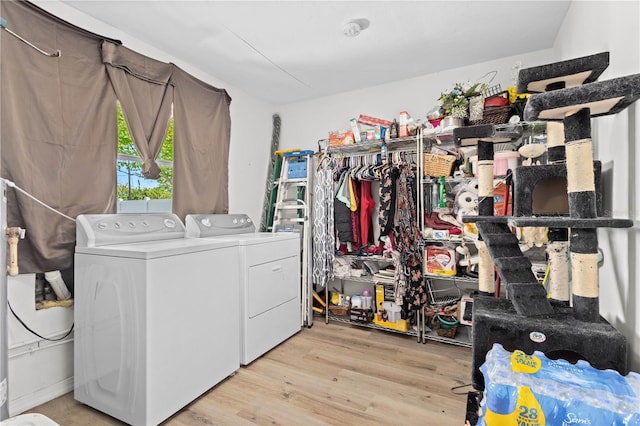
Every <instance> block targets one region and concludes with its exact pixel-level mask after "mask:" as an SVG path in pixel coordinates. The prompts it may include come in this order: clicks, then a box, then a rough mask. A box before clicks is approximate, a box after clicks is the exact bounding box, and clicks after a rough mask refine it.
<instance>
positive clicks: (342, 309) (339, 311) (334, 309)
mask: <svg viewBox="0 0 640 426" xmlns="http://www.w3.org/2000/svg"><path fill="white" fill-rule="evenodd" d="M329 312H331V313H332V314H333V315H340V316H344V315H349V307H348V306H340V305H329Z"/></svg>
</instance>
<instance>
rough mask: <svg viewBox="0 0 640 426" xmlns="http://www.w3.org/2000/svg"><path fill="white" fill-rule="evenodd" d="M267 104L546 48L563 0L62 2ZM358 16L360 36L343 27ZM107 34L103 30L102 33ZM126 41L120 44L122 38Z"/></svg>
mask: <svg viewBox="0 0 640 426" xmlns="http://www.w3.org/2000/svg"><path fill="white" fill-rule="evenodd" d="M62 2H63V3H66V4H67V5H69V6H71V7H73V8H76V9H78V10H80V11H82V12H84V13H86V14H88V15H90V16H91V17H93V18H96V19H98V20H100V21H103V22H105V23H107V24H109V25H111V26H113V27H116V28H118V29H119V30H122V31H123V32H125V33H127V34H130V35H131V36H132V37H135V38H137V39H139V40H141V41H143V42H145V43H147V44H149V45H152V46H154V47H156V48H158V49H160V50H163V51H165V52H167V53H169V54H170V55H172V56H174V57H175V58H176V59H177V60H176V63H177V65H180V62H179V61H184V63H188V64H190V65H192V66H194V67H197V68H198V69H200V70H202V71H204V72H206V73H208V74H210V75H212V76H215V77H216V78H218V79H220V80H222V81H224V82H226V83H228V84H230V85H233V86H235V87H238V88H241V89H243V90H244V91H246V92H247V93H249V94H251V95H253V96H256V97H258V98H260V99H262V100H265V101H267V102H270V103H273V104H276V105H277V104H285V103H290V102H295V101H300V100H305V99H311V98H316V97H321V96H326V95H330V94H334V93H339V92H344V91H349V90H355V89H359V88H364V87H369V86H375V85H378V84H383V83H388V82H392V81H397V80H403V79H407V78H412V77H416V76H420V75H425V74H431V73H434V72H438V71H442V70H447V69H452V68H457V67H461V66H465V65H470V64H476V63H480V62H484V61H488V60H493V59H496V58H503V57H508V56H513V55H518V54H522V53H527V52H533V51H536V50H542V49H548V48H551V47H552V46H553V42H554V40H555V37H556V34H557V32H558V28H559V27H560V26H561V24H562V21H563V19H564V16H565V14H566V12H567V10H568V8H569V5H570V1H469V0H468V1H425V0H423V1H283V0H281V1H242V0H236V1H211V0H209V1H203V0H200V1H185V0H173V1H157V0H154V1H105V0H93V1H87V0H62ZM361 18H366V19H368V20H369V21H370V25H369V27H368V28H367V29H365V30H364V31H362V32H361V33H360V35H359V36H357V37H353V38H349V37H346V36H345V35H344V34H343V27H344V25H345V24H346V23H347V22H349V21H351V20H353V19H361ZM103 35H104V36H107V37H108V36H109V34H103ZM122 42H123V44H124V45H125V46H126V45H127V40H126V39H125V38H123V39H122Z"/></svg>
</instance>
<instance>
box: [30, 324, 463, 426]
mask: <svg viewBox="0 0 640 426" xmlns="http://www.w3.org/2000/svg"><path fill="white" fill-rule="evenodd" d="M470 381H471V349H469V348H466V347H460V346H451V345H447V344H443V343H438V342H433V341H428V342H427V343H425V344H421V343H417V342H416V340H415V338H414V337H410V336H402V335H398V334H394V333H388V332H385V331H379V330H371V329H365V328H359V327H355V326H350V325H345V324H338V323H330V324H325V323H324V321H323V320H322V319H320V318H316V321H315V322H314V325H313V326H312V327H311V328H304V329H303V330H302V331H301V332H300V333H298V334H296V335H294V336H293V337H291V338H290V339H289V340H287V341H286V342H284V343H282V344H281V345H279V346H278V347H276V348H275V349H273V350H271V351H270V352H268V353H267V354H265V355H264V356H262V357H261V358H259V359H257V360H256V361H254V362H253V363H251V364H250V365H249V366H246V367H242V368H240V369H239V370H238V371H237V372H236V373H235V374H234V375H233V376H231V377H229V378H227V379H226V380H224V381H223V382H221V383H219V384H218V385H217V386H215V387H214V388H213V389H211V390H210V391H209V392H207V393H206V394H204V395H202V396H201V397H200V398H199V399H197V400H195V401H194V402H192V403H191V404H190V405H188V406H187V407H185V408H183V409H182V410H181V411H179V412H178V413H176V414H175V415H173V416H172V417H170V418H169V419H168V420H166V421H165V422H164V423H163V424H164V425H171V426H174V425H185V426H196V425H214V424H223V425H231V424H233V425H237V424H246V425H251V424H275V425H326V424H332V425H338V424H339V425H350V424H368V425H373V424H380V425H390V424H404V425H422V426H425V425H426V426H429V425H438V426H447V425H454V426H461V425H464V419H465V413H466V404H467V392H468V391H471V390H472V388H471V387H470V386H466V387H461V388H459V389H454V390H453V391H452V390H451V388H452V387H456V386H461V385H465V384H468V383H470ZM29 412H32V413H41V414H44V415H46V416H47V417H49V418H51V419H52V420H54V421H56V422H57V423H59V424H60V425H61V426H75V425H78V426H79V425H83V426H84V425H88V424H91V425H95V426H97V425H121V424H123V423H121V422H120V421H118V420H115V419H113V418H112V417H109V416H107V415H105V414H102V413H101V412H99V411H97V410H94V409H92V408H90V407H87V406H85V405H83V404H80V403H78V402H76V401H75V400H74V399H73V392H71V393H68V394H66V395H63V396H61V397H59V398H56V399H54V400H52V401H49V402H47V403H45V404H43V405H41V406H38V407H36V408H34V409H33V410H30V411H29Z"/></svg>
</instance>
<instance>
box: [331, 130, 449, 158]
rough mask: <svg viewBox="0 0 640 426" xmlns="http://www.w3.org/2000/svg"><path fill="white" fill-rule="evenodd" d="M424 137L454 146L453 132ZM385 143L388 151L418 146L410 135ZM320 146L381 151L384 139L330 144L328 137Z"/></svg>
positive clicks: (358, 151)
mask: <svg viewBox="0 0 640 426" xmlns="http://www.w3.org/2000/svg"><path fill="white" fill-rule="evenodd" d="M423 139H424V142H427V143H430V144H438V145H440V144H443V143H444V144H446V145H451V146H453V133H452V132H446V133H437V134H436V133H434V134H429V135H423ZM385 143H386V144H387V151H388V152H393V151H402V150H408V149H410V150H413V149H415V147H416V143H417V137H416V136H409V137H405V138H395V139H387V140H385ZM318 146H319V147H324V146H326V147H327V152H329V153H342V154H367V153H377V152H379V151H380V148H381V147H382V141H381V140H374V141H363V142H356V143H353V144H347V145H336V146H331V145H329V140H328V139H321V140H319V141H318ZM320 150H321V151H322V148H320Z"/></svg>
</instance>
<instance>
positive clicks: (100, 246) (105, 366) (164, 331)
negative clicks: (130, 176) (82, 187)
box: [74, 213, 240, 425]
mask: <svg viewBox="0 0 640 426" xmlns="http://www.w3.org/2000/svg"><path fill="white" fill-rule="evenodd" d="M76 224H77V228H76V236H77V241H76V252H75V279H74V281H75V287H74V288H75V344H74V358H75V359H74V397H75V399H76V400H78V401H80V402H82V403H84V404H87V405H89V406H91V407H93V408H95V409H97V410H100V411H102V412H104V413H106V414H109V415H110V416H113V417H115V418H117V419H119V420H122V421H124V422H126V423H129V424H132V425H156V424H158V423H160V422H162V421H163V420H165V419H166V418H168V417H169V416H171V415H172V414H174V413H176V412H177V411H179V410H180V409H181V408H182V407H184V406H185V405H187V404H188V403H190V402H191V401H193V400H194V399H196V398H197V397H198V396H200V395H201V394H202V393H204V392H205V391H207V390H208V389H210V388H211V387H213V386H214V385H216V384H217V383H219V382H220V381H221V380H223V379H224V378H226V377H227V376H229V375H230V374H232V373H233V372H235V371H236V370H237V369H238V368H239V366H240V360H239V355H238V350H237V347H238V345H239V331H238V330H239V326H240V324H239V307H238V305H239V296H238V292H237V290H236V283H237V282H238V268H239V262H238V255H237V253H238V248H237V246H238V243H237V241H234V240H225V239H217V240H207V239H199V240H195V239H190V238H185V228H184V225H183V224H182V222H181V221H180V219H179V218H178V217H177V216H175V215H173V214H170V213H157V214H156V213H147V214H114V215H81V216H78V218H77V223H76Z"/></svg>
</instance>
